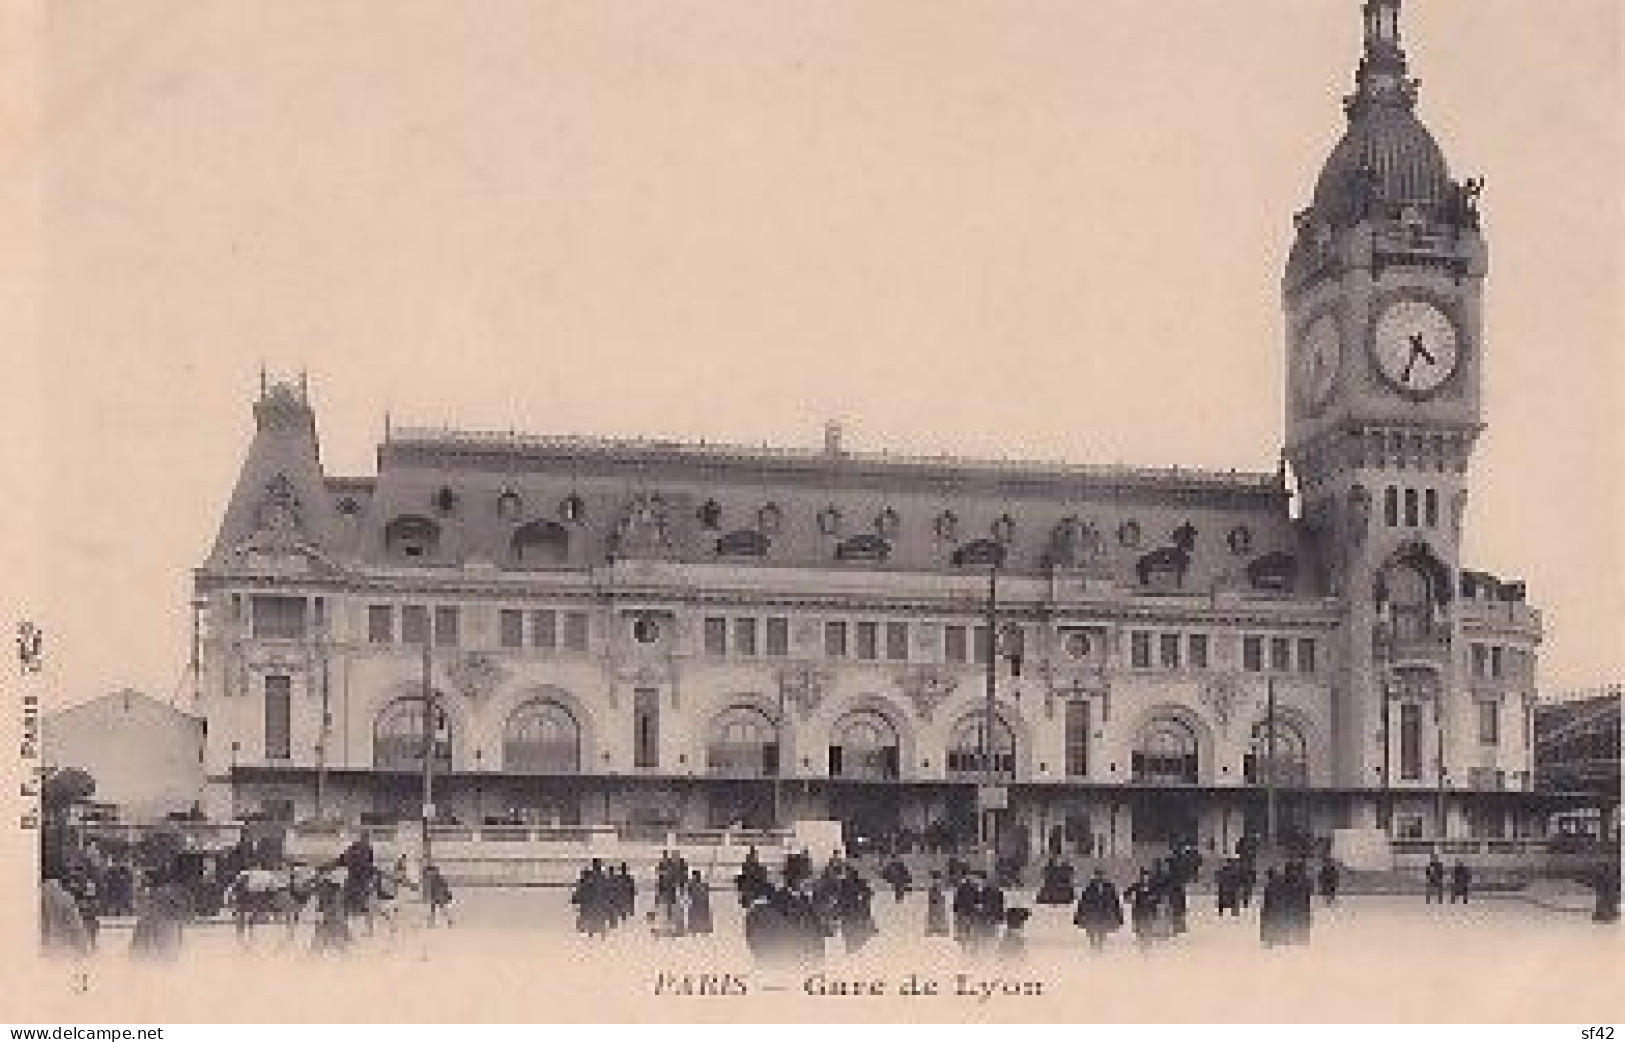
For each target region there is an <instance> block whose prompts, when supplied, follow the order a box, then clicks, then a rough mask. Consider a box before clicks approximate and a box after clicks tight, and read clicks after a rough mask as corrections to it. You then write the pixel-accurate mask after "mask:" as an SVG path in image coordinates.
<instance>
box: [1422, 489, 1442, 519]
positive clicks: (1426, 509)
mask: <svg viewBox="0 0 1625 1042" xmlns="http://www.w3.org/2000/svg"><path fill="white" fill-rule="evenodd" d="M1422 517H1423V519H1424V520H1425V521H1426V522H1427V526H1428V527H1429V528H1437V527H1439V493H1438V491H1437V490H1435V489H1431V488H1430V489H1428V490H1427V491H1425V492H1423V493H1422Z"/></svg>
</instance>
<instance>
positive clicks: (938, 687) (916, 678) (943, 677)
mask: <svg viewBox="0 0 1625 1042" xmlns="http://www.w3.org/2000/svg"><path fill="white" fill-rule="evenodd" d="M896 681H897V689H898V690H899V691H901V692H902V693H903V695H904V696H905V697H907V698H908V700H909V701H910V702H912V703H913V704H914V711H915V712H916V713H917V714H919V717H920V719H921V720H926V721H929V720H930V719H931V715H932V714H933V713H935V712H936V710H937V707H938V706H940V705H941V704H942V703H943V702H944V701H946V700H947V698H948V696H949V695H951V694H953V693H954V689H955V688H957V687H958V686H959V678H958V677H956V676H954V675H953V674H952V673H950V672H949V671H948V670H946V669H941V668H938V667H935V666H920V667H917V668H914V669H906V670H903V671H902V672H900V673H898V674H897V676H896Z"/></svg>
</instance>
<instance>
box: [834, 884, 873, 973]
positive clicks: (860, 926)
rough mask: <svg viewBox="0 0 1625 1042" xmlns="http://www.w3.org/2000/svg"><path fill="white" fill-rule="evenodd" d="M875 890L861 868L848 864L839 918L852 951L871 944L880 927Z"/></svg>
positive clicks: (838, 900)
mask: <svg viewBox="0 0 1625 1042" xmlns="http://www.w3.org/2000/svg"><path fill="white" fill-rule="evenodd" d="M873 899H874V890H873V889H872V888H871V887H870V886H869V883H868V881H867V880H865V879H864V878H863V877H862V876H860V875H859V874H858V871H857V869H855V868H853V867H852V866H850V865H848V866H847V867H846V868H845V870H844V871H843V872H842V875H841V879H840V882H839V883H838V884H837V889H836V897H835V919H836V922H837V924H838V925H839V927H840V931H841V939H842V940H843V941H845V942H846V950H847V952H848V953H850V952H855V951H857V950H858V949H860V948H862V947H863V946H864V945H866V944H868V943H869V941H870V940H872V939H873V938H874V936H875V934H877V933H879V932H880V931H879V929H878V928H877V927H876V926H875V917H874V911H873V905H872V903H871V902H872V901H873Z"/></svg>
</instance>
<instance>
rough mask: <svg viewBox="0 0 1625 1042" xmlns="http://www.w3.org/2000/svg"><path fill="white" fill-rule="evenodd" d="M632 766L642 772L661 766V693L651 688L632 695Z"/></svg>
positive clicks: (642, 689)
mask: <svg viewBox="0 0 1625 1042" xmlns="http://www.w3.org/2000/svg"><path fill="white" fill-rule="evenodd" d="M632 766H633V768H634V769H635V770H640V771H652V770H654V769H655V768H657V767H659V766H660V692H659V691H656V690H653V689H651V688H646V687H640V688H638V689H637V690H636V691H634V692H633V693H632Z"/></svg>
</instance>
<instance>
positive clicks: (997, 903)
mask: <svg viewBox="0 0 1625 1042" xmlns="http://www.w3.org/2000/svg"><path fill="white" fill-rule="evenodd" d="M1003 922H1004V892H1003V891H1002V890H1000V889H999V888H998V887H997V886H995V885H994V884H993V881H992V880H990V879H988V877H987V874H986V873H985V872H978V873H977V885H976V898H975V902H974V903H973V905H972V913H971V923H972V929H973V948H974V950H975V951H978V952H985V951H986V950H987V949H988V948H990V947H992V945H993V943H994V941H995V940H996V939H997V937H998V932H999V927H1000V925H1002V924H1003Z"/></svg>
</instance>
